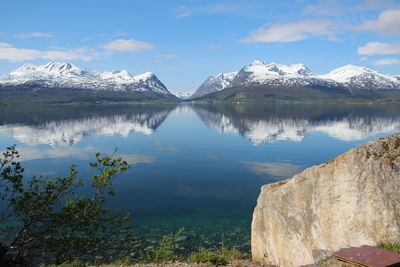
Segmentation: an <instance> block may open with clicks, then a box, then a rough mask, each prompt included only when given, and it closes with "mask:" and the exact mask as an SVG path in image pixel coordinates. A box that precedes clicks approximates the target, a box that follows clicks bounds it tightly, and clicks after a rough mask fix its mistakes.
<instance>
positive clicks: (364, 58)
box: [360, 57, 368, 61]
mask: <svg viewBox="0 0 400 267" xmlns="http://www.w3.org/2000/svg"><path fill="white" fill-rule="evenodd" d="M367 60H368V58H367V57H362V58H360V61H367Z"/></svg>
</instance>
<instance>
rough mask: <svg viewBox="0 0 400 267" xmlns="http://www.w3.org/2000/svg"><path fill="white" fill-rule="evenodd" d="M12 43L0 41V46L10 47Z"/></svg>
mask: <svg viewBox="0 0 400 267" xmlns="http://www.w3.org/2000/svg"><path fill="white" fill-rule="evenodd" d="M11 46H12V45H11V44H9V43H0V47H11Z"/></svg>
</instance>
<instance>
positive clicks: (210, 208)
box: [0, 104, 400, 251]
mask: <svg viewBox="0 0 400 267" xmlns="http://www.w3.org/2000/svg"><path fill="white" fill-rule="evenodd" d="M399 115H400V106H396V105H387V104H386V105H383V104H382V105H378V104H375V105H366V104H354V105H350V104H337V105H333V104H263V105H261V104H230V105H228V104H225V105H222V104H220V105H216V104H214V105H213V104H179V105H174V104H169V105H167V104H165V105H162V104H158V105H153V104H137V105H134V104H132V105H125V104H121V105H93V106H91V105H59V106H57V105H49V106H15V107H0V145H1V148H2V150H4V149H5V147H7V146H9V145H11V144H17V150H18V151H19V152H20V153H21V161H22V162H23V166H24V167H25V170H26V175H30V176H33V175H42V176H56V175H66V174H67V173H68V167H69V165H71V164H73V163H76V164H78V166H79V167H78V169H79V171H80V177H83V178H84V177H88V176H89V174H90V173H91V172H90V169H89V167H88V166H87V165H88V164H87V163H88V161H89V160H90V159H92V158H93V154H94V153H95V152H97V151H99V152H101V153H106V154H107V153H112V151H113V150H114V148H118V155H120V156H122V157H123V158H124V159H126V160H127V161H128V162H129V163H131V164H132V165H133V167H132V168H131V169H130V170H129V171H128V172H127V173H125V174H123V175H121V176H119V177H118V178H116V180H115V181H114V185H115V192H116V195H115V196H114V197H113V198H112V199H111V200H110V201H109V203H108V205H109V206H110V207H111V208H113V209H119V208H122V209H124V210H125V211H129V212H130V213H131V214H132V223H133V224H134V225H135V231H136V232H137V234H138V235H141V236H145V237H147V238H149V239H150V240H153V239H158V238H160V236H162V235H163V234H165V233H169V232H171V231H177V230H178V229H179V228H180V227H182V226H183V227H185V228H186V230H185V236H184V238H185V240H186V241H187V242H186V243H187V244H193V245H194V246H197V247H199V246H203V247H206V248H215V247H220V246H221V245H222V244H223V245H225V246H233V247H237V248H239V249H241V250H244V251H248V250H249V248H250V224H251V216H252V212H253V208H254V206H255V204H256V200H257V196H258V193H259V191H260V187H261V186H262V185H263V184H266V183H272V182H276V181H279V180H281V179H285V178H289V177H291V176H292V175H294V174H295V173H298V172H300V171H301V170H303V169H305V168H307V167H309V166H312V165H314V164H319V163H323V162H325V161H328V160H329V159H331V158H334V157H336V156H338V155H339V154H341V153H343V152H345V151H347V150H349V149H351V148H353V147H356V146H358V145H360V144H362V143H365V142H366V141H368V140H372V139H375V138H377V137H379V136H383V135H388V134H391V133H393V132H396V131H398V130H399V129H400V116H399Z"/></svg>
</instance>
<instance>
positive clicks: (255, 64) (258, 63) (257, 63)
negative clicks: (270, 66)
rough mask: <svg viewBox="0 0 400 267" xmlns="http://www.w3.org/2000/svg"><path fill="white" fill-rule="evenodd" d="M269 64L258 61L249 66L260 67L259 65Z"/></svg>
mask: <svg viewBox="0 0 400 267" xmlns="http://www.w3.org/2000/svg"><path fill="white" fill-rule="evenodd" d="M266 64H267V63H266V62H265V61H263V60H260V59H256V60H254V61H253V62H251V63H250V65H249V66H259V65H266Z"/></svg>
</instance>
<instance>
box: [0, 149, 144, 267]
mask: <svg viewBox="0 0 400 267" xmlns="http://www.w3.org/2000/svg"><path fill="white" fill-rule="evenodd" d="M18 158H19V153H18V152H17V151H16V149H15V146H11V147H8V148H7V150H6V151H5V152H4V153H3V157H2V158H0V207H1V210H0V233H1V235H0V266H16V265H24V264H27V263H29V264H35V263H36V264H37V263H46V264H53V263H55V264H61V263H65V262H72V263H73V262H74V260H75V259H77V258H78V259H82V260H84V261H91V262H94V260H95V257H96V256H98V255H102V256H104V257H105V259H107V260H110V259H115V258H121V257H124V256H126V255H130V253H131V251H130V249H133V248H134V247H135V245H136V244H137V238H135V237H134V236H132V234H131V226H130V224H129V223H128V220H129V215H126V216H123V215H122V214H120V213H117V214H112V215H111V214H110V213H109V210H108V209H107V208H105V206H104V204H105V202H106V200H107V198H108V197H109V196H112V195H114V191H113V187H112V183H111V181H112V179H113V178H114V177H115V176H116V175H117V174H120V173H123V172H126V171H127V170H128V168H129V167H130V166H129V165H128V163H127V162H126V161H124V160H123V159H122V158H114V154H112V155H111V156H105V157H100V153H96V154H95V160H94V162H91V163H90V167H91V168H93V169H94V170H95V174H93V175H92V176H91V179H90V181H91V184H90V189H91V190H90V193H89V194H88V193H86V194H85V195H80V194H78V193H77V192H79V189H81V188H82V187H83V186H84V183H83V181H82V180H81V179H80V178H78V176H77V175H78V172H77V169H76V166H75V165H72V166H71V167H70V172H69V175H68V176H66V177H55V178H43V177H32V178H30V179H28V178H25V177H24V169H23V168H22V166H21V164H20V163H19V162H18ZM85 189H86V188H85ZM81 191H82V190H81ZM72 263H71V264H72Z"/></svg>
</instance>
